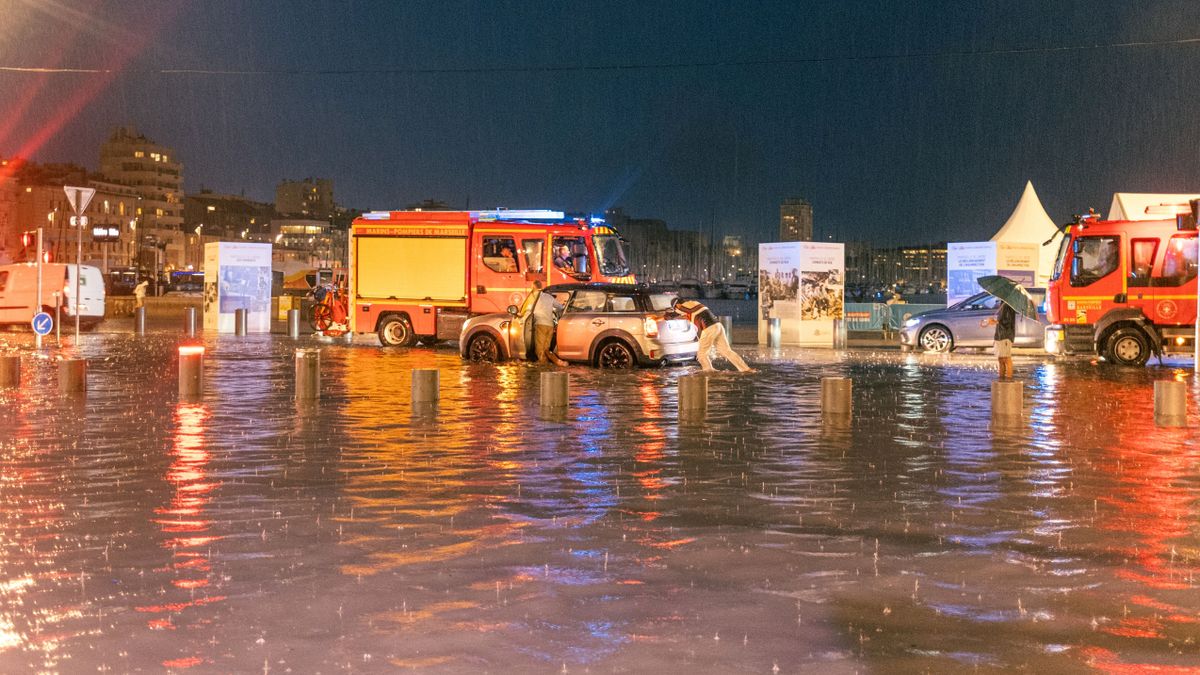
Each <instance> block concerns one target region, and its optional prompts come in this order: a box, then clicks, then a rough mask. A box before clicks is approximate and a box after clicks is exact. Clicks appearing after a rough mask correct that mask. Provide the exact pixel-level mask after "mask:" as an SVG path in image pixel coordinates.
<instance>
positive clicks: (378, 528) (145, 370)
mask: <svg viewBox="0 0 1200 675" xmlns="http://www.w3.org/2000/svg"><path fill="white" fill-rule="evenodd" d="M5 341H6V342H8V343H9V344H8V346H9V347H10V348H11V347H15V348H17V349H18V350H20V351H21V352H22V353H23V354H24V355H25V357H26V358H25V360H24V366H23V368H24V372H23V373H22V377H23V385H22V387H21V388H19V389H9V390H5V391H3V392H2V393H0V400H2V401H3V404H4V405H3V407H0V415H2V418H0V425H2V428H5V429H8V430H10V431H9V433H7V434H6V435H5V437H4V439H3V445H0V453H2V454H0V458H2V462H3V469H4V471H3V475H4V476H5V479H4V488H3V492H2V494H3V501H4V507H5V508H4V510H3V513H4V521H5V522H4V525H3V528H2V531H3V532H4V539H3V541H2V542H0V570H2V571H3V579H4V584H3V587H0V592H2V593H3V595H4V597H5V602H4V605H3V608H2V609H0V627H2V628H3V630H2V631H0V637H2V638H3V639H2V640H0V663H3V664H5V670H8V671H10V672H13V671H23V670H29V671H46V670H49V671H57V670H64V671H70V670H75V669H77V668H79V667H80V666H82V665H83V664H92V665H95V666H96V667H98V668H100V669H102V670H109V671H116V672H128V671H134V670H141V669H149V670H155V669H159V668H161V667H165V668H167V669H179V670H182V669H186V668H190V667H195V668H197V669H199V670H204V671H225V672H232V671H246V670H252V669H257V668H259V667H261V668H263V669H264V670H270V671H273V672H287V671H289V670H292V671H294V672H318V671H319V672H332V671H342V670H349V671H368V672H369V671H372V670H376V669H387V668H392V667H401V668H430V669H433V670H447V671H489V672H490V671H506V672H513V671H538V670H540V671H546V670H548V669H554V670H556V671H557V670H560V669H565V670H566V671H567V672H596V671H604V672H609V671H623V670H634V671H640V672H647V671H669V670H675V669H679V668H687V669H698V670H717V671H727V670H728V671H733V670H737V671H751V672H765V671H773V672H801V671H811V670H817V669H819V670H821V671H823V672H862V671H870V670H879V669H882V670H891V669H896V670H925V669H931V668H932V669H970V668H1028V669H1033V670H1039V671H1051V670H1055V671H1061V670H1064V669H1071V668H1074V667H1078V666H1081V665H1090V666H1093V667H1097V668H1100V669H1120V668H1124V667H1145V666H1149V665H1164V666H1166V665H1175V666H1183V665H1187V664H1194V663H1195V662H1196V661H1195V659H1196V658H1197V651H1196V650H1197V645H1196V639H1197V637H1198V634H1197V629H1196V625H1197V624H1196V613H1195V602H1194V598H1195V597H1196V591H1197V579H1196V572H1197V568H1198V565H1200V549H1198V548H1197V538H1196V533H1195V527H1194V523H1195V521H1196V517H1197V506H1196V505H1197V503H1200V500H1198V497H1200V482H1197V481H1196V477H1195V467H1196V465H1197V464H1196V463H1197V459H1198V456H1197V452H1198V450H1197V448H1198V447H1200V444H1197V442H1196V441H1197V436H1196V431H1195V429H1196V423H1197V420H1196V416H1195V414H1194V413H1193V414H1192V415H1191V416H1190V419H1189V423H1190V428H1160V427H1156V426H1155V425H1154V424H1153V422H1148V421H1147V420H1152V419H1153V412H1152V406H1153V401H1152V394H1151V391H1150V390H1151V389H1152V387H1151V383H1152V380H1153V379H1154V378H1155V377H1157V376H1158V375H1156V374H1154V373H1152V372H1150V371H1140V370H1132V371H1130V370H1120V371H1113V370H1104V369H1098V368H1097V367H1096V366H1095V365H1093V364H1090V363H1088V362H1066V363H1057V362H1047V361H1045V360H1042V359H1037V358H1028V357H1018V359H1017V371H1018V377H1020V378H1022V379H1024V380H1025V381H1026V382H1027V383H1028V393H1027V396H1028V401H1027V413H1028V414H1027V419H1023V420H1022V421H1020V422H1019V423H1017V424H1013V425H1002V424H1000V425H998V424H994V423H993V421H992V417H991V408H990V405H991V404H990V399H989V393H988V384H989V382H990V381H991V380H992V379H994V373H993V371H992V364H991V363H990V358H989V357H987V356H969V355H967V356H964V357H958V358H953V359H951V358H949V357H945V356H933V355H918V354H900V353H897V352H894V351H892V352H888V351H876V350H856V351H851V352H830V351H828V350H798V349H788V348H784V349H780V350H775V349H767V348H761V349H758V350H755V349H753V348H751V349H745V348H743V350H742V351H743V353H745V355H746V357H747V358H748V359H749V360H750V361H751V362H752V363H753V364H755V366H756V367H757V368H758V369H759V372H758V373H756V374H751V375H738V374H735V373H733V372H725V373H723V374H720V375H715V376H712V377H710V383H709V407H708V409H707V411H706V412H705V413H704V414H703V415H701V416H700V417H698V418H697V417H695V416H682V417H681V415H680V414H679V410H678V406H677V401H676V390H677V381H678V379H679V377H680V376H682V375H684V374H687V373H688V372H689V371H690V370H691V369H689V368H686V367H681V368H664V369H649V370H637V371H632V372H606V371H601V370H596V369H591V368H586V367H572V368H569V369H567V370H568V372H569V374H570V405H569V408H568V410H567V411H566V412H565V413H563V414H562V415H556V416H551V415H544V414H543V411H541V410H540V409H539V405H538V374H539V373H540V372H541V371H542V368H539V367H538V366H533V365H525V364H502V365H498V366H497V365H492V364H472V363H465V362H463V361H462V360H461V358H460V357H459V356H458V355H457V354H456V353H454V351H453V350H450V349H447V348H445V347H441V348H437V349H422V348H416V349H410V350H381V349H380V348H379V347H378V346H377V345H375V344H372V343H371V342H369V341H363V340H359V341H356V342H355V343H353V344H345V343H344V342H340V343H337V344H331V343H328V342H325V343H320V342H318V343H316V344H312V343H313V342H315V340H314V339H312V338H306V339H303V340H302V342H304V343H305V345H304V346H305V347H307V348H312V347H316V348H319V349H320V352H321V363H322V370H323V373H322V377H323V384H322V392H321V398H320V399H319V400H317V401H297V400H296V398H295V395H294V386H293V370H292V364H293V359H292V355H293V352H294V350H295V349H296V348H297V345H296V341H294V340H291V339H288V338H286V337H284V336H279V335H260V336H247V337H234V336H219V337H218V336H209V337H206V338H205V339H204V341H203V344H204V346H205V347H206V359H205V365H204V369H205V370H204V378H205V392H204V394H203V396H202V397H201V398H199V399H194V400H180V399H179V396H178V393H177V386H176V378H175V369H176V359H177V356H176V351H177V350H176V346H177V344H179V342H180V339H179V337H178V335H177V334H175V333H174V332H172V331H166V330H163V331H157V332H154V331H152V332H150V333H149V334H148V335H146V336H140V337H139V336H135V335H132V334H130V333H124V332H113V333H100V334H97V335H94V336H89V337H88V338H87V339H85V340H84V341H83V342H82V343H81V344H80V345H79V346H78V347H77V348H72V347H70V346H68V354H67V355H68V356H82V357H86V358H88V359H89V365H90V370H89V374H88V378H89V379H88V391H87V393H86V396H82V397H79V396H60V395H59V394H58V391H57V385H56V381H55V378H56V372H57V371H56V369H55V367H54V366H55V364H54V359H55V358H56V357H54V356H50V355H43V356H38V355H36V354H34V353H32V352H31V351H30V350H29V347H30V344H29V340H28V339H25V338H23V337H22V336H20V335H15V334H14V335H9V336H6V338H5ZM414 368H435V369H437V370H438V371H439V373H440V375H441V388H440V399H439V401H438V403H437V405H436V407H435V408H434V409H432V410H427V409H421V408H419V407H414V406H413V405H412V404H411V403H410V402H409V399H410V397H409V395H408V388H409V385H410V382H411V377H412V376H411V371H412V370H413V369H414ZM1179 372H1180V373H1182V372H1183V371H1179ZM827 376H843V377H848V378H851V379H852V380H853V383H854V412H853V415H852V416H851V417H850V418H847V419H829V418H828V417H825V416H823V415H822V414H821V411H820V404H819V395H820V379H821V378H822V377H827ZM774 669H778V671H774Z"/></svg>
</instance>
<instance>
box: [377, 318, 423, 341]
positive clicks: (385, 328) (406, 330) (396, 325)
mask: <svg viewBox="0 0 1200 675" xmlns="http://www.w3.org/2000/svg"><path fill="white" fill-rule="evenodd" d="M416 341H417V336H415V335H413V329H412V324H411V323H409V322H408V317H404V316H399V315H396V314H392V315H391V316H387V317H384V319H383V320H382V321H380V322H379V344H381V345H383V346H384V347H411V346H413V344H415V343H416Z"/></svg>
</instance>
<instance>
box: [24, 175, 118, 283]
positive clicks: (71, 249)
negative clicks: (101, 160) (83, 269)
mask: <svg viewBox="0 0 1200 675" xmlns="http://www.w3.org/2000/svg"><path fill="white" fill-rule="evenodd" d="M0 168H3V169H4V172H3V174H2V175H3V176H4V179H3V180H2V181H0V249H2V252H0V260H5V261H13V262H23V261H32V260H35V259H36V258H37V238H36V237H37V229H38V228H39V227H41V228H42V250H43V253H44V254H45V257H46V259H47V260H50V261H55V262H74V261H75V258H76V255H77V251H78V248H77V247H79V246H80V244H82V253H83V261H84V263H85V264H91V265H96V266H97V267H101V268H102V269H105V270H107V269H110V268H113V267H124V266H131V265H134V264H135V262H136V258H137V254H138V250H137V241H138V237H137V232H136V222H135V221H136V215H135V214H136V212H137V209H138V206H139V205H140V204H141V197H140V195H139V194H138V192H137V190H136V189H134V188H132V187H130V186H127V185H121V184H118V183H112V182H109V181H105V180H102V179H101V177H100V176H98V175H96V174H92V173H89V172H88V171H87V169H85V168H83V167H81V166H77V165H74V164H34V163H30V162H25V161H22V160H19V159H9V160H3V161H0ZM64 185H76V186H80V187H90V188H93V189H95V190H96V193H95V196H93V197H92V201H91V203H90V205H89V206H88V210H87V218H88V223H87V227H86V228H85V229H84V230H83V231H82V232H80V231H79V230H78V229H77V228H76V227H75V226H74V225H73V224H72V220H71V216H72V215H73V211H72V210H71V205H70V202H69V201H68V199H67V195H66V192H64V191H63V186H64ZM95 227H105V228H112V229H113V230H115V231H116V232H117V233H118V235H119V240H118V241H115V242H101V241H95V240H94V239H93V228H95ZM81 235H82V237H81ZM80 239H82V241H81V240H80Z"/></svg>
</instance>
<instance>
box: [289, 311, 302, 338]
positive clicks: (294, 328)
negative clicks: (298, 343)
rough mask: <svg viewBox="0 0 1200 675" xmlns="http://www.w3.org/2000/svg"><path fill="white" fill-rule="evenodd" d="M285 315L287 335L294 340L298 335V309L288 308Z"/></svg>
mask: <svg viewBox="0 0 1200 675" xmlns="http://www.w3.org/2000/svg"><path fill="white" fill-rule="evenodd" d="M287 317H288V337H290V338H292V339H293V340H295V339H297V338H299V337H300V310H298V309H289V310H288V314H287Z"/></svg>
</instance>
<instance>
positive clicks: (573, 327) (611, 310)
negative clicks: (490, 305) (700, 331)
mask: <svg viewBox="0 0 1200 675" xmlns="http://www.w3.org/2000/svg"><path fill="white" fill-rule="evenodd" d="M545 292H547V293H550V294H551V295H553V296H554V297H555V299H557V300H558V302H559V303H561V304H562V305H563V310H562V314H561V316H559V318H558V326H557V328H556V329H555V331H554V340H553V342H552V343H551V348H552V349H553V350H554V352H555V353H556V354H557V355H558V357H559V358H560V359H563V360H565V361H571V362H574V363H587V364H591V365H594V366H597V367H600V368H632V367H633V366H635V365H639V364H640V365H644V366H652V365H661V364H663V363H667V362H680V361H690V360H692V359H695V358H696V352H697V349H698V347H699V342H698V340H697V331H696V327H695V326H694V325H692V323H691V322H690V321H688V320H686V319H676V318H667V313H668V310H670V308H671V300H672V299H673V296H671V295H666V294H659V293H651V292H650V291H649V290H648V289H647V288H646V287H644V286H635V285H632V284H559V285H555V286H549V287H547V288H546V290H545ZM535 300H536V295H535V294H533V293H530V294H529V295H528V296H527V297H526V298H525V300H524V301H523V302H522V303H521V306H520V307H518V306H516V305H513V306H511V307H509V308H508V310H509V311H508V313H505V314H483V315H481V316H476V317H472V318H471V319H468V320H467V322H466V323H465V324H463V329H462V335H461V336H460V337H459V342H458V344H459V352H460V353H461V354H462V356H463V358H466V359H470V360H472V361H503V360H505V359H526V360H528V359H533V358H536V356H535V355H534V354H533V305H534V302H535Z"/></svg>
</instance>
